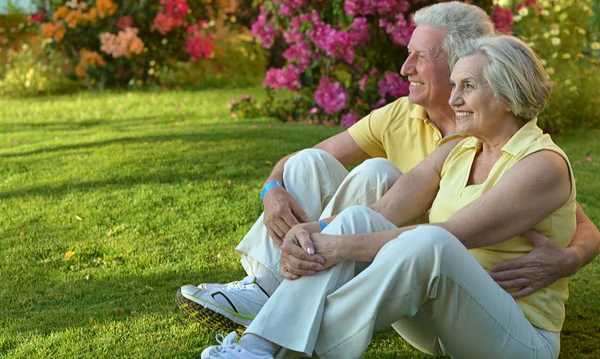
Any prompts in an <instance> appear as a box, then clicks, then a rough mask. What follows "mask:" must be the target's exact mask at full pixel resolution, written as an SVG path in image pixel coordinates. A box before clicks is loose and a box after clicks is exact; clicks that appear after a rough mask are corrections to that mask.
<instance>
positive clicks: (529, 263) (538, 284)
mask: <svg viewBox="0 0 600 359" xmlns="http://www.w3.org/2000/svg"><path fill="white" fill-rule="evenodd" d="M523 236H525V237H527V238H528V239H529V240H530V241H531V243H532V244H533V250H532V251H531V252H529V253H528V254H526V255H524V256H522V257H519V258H515V259H511V260H508V261H506V262H502V263H499V264H496V265H495V266H493V267H492V270H491V272H490V275H491V276H492V278H493V279H494V280H495V281H496V282H497V283H498V285H500V286H501V287H502V288H504V289H516V290H515V291H512V292H509V293H510V295H512V296H513V298H515V299H516V298H522V297H525V296H528V295H530V294H531V293H533V292H535V291H537V290H539V289H542V288H545V287H547V286H549V285H550V284H552V283H554V282H555V281H556V280H558V279H560V278H562V277H565V276H568V273H569V272H570V271H569V269H568V268H566V266H568V263H570V261H571V256H572V255H573V254H572V253H571V251H570V250H569V249H568V248H561V247H559V246H557V245H556V244H555V243H554V242H552V241H551V240H550V239H548V237H546V236H544V235H543V234H540V233H538V232H535V231H528V232H526V233H525V234H523Z"/></svg>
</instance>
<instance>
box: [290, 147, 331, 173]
mask: <svg viewBox="0 0 600 359" xmlns="http://www.w3.org/2000/svg"><path fill="white" fill-rule="evenodd" d="M330 161H335V162H339V161H338V160H336V159H335V157H333V156H332V155H331V154H330V153H329V152H327V151H324V150H320V149H318V148H307V149H304V150H302V151H300V152H298V153H296V154H295V155H293V156H292V157H290V158H289V159H288V160H287V162H286V163H285V169H288V167H293V166H297V165H301V166H306V165H307V164H311V163H322V164H324V165H327V164H328V163H329V162H330Z"/></svg>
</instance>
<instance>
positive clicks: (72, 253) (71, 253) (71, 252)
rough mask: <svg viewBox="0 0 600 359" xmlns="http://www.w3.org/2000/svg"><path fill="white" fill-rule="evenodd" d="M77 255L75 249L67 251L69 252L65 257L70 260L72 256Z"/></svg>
mask: <svg viewBox="0 0 600 359" xmlns="http://www.w3.org/2000/svg"><path fill="white" fill-rule="evenodd" d="M74 255H75V252H73V251H67V253H65V259H66V260H69V259H71V257H73V256H74Z"/></svg>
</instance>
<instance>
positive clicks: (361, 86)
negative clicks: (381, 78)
mask: <svg viewBox="0 0 600 359" xmlns="http://www.w3.org/2000/svg"><path fill="white" fill-rule="evenodd" d="M368 81H369V77H368V76H367V75H364V76H363V77H362V78H361V79H360V81H358V88H359V89H360V90H361V91H362V90H364V89H365V87H367V82H368Z"/></svg>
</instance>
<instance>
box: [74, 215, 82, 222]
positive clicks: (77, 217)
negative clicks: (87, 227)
mask: <svg viewBox="0 0 600 359" xmlns="http://www.w3.org/2000/svg"><path fill="white" fill-rule="evenodd" d="M75 219H76V220H78V221H83V218H81V217H79V216H75Z"/></svg>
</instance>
